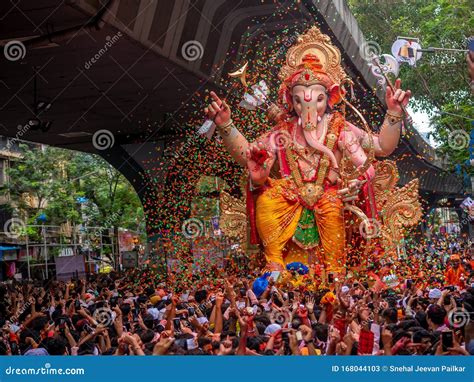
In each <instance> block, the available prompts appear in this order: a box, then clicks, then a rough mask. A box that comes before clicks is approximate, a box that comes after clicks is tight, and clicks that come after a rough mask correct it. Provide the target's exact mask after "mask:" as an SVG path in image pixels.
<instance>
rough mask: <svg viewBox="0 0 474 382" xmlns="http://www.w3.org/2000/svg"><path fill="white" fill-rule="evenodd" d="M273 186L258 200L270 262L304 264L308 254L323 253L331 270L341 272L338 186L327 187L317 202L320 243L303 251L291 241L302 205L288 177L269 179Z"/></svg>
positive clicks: (259, 224)
mask: <svg viewBox="0 0 474 382" xmlns="http://www.w3.org/2000/svg"><path fill="white" fill-rule="evenodd" d="M269 183H270V187H269V188H268V189H267V190H265V191H264V192H263V193H262V194H261V195H259V196H258V198H257V200H256V211H255V212H256V221H257V224H256V225H257V231H258V234H259V236H260V238H261V240H262V243H263V245H264V252H265V256H266V259H267V262H275V263H279V264H281V265H283V266H284V265H285V264H288V263H291V262H294V261H299V262H302V263H305V264H308V262H309V258H308V257H309V256H310V255H314V256H320V259H322V261H323V262H324V264H325V267H326V270H327V271H328V272H336V273H339V272H341V271H342V270H343V267H344V264H345V256H344V245H345V231H344V218H343V204H342V201H341V199H340V198H339V197H338V195H337V190H336V189H335V188H329V189H327V190H326V191H325V192H324V194H323V195H322V196H321V198H320V199H319V201H318V202H317V203H316V205H315V218H316V224H317V226H318V230H319V236H320V240H321V241H320V244H319V246H318V247H317V248H315V249H313V250H304V249H302V248H300V247H299V246H297V245H296V244H295V243H294V242H292V240H291V238H292V237H293V235H294V233H295V231H296V228H297V225H298V221H299V219H300V217H301V213H302V211H303V206H302V205H301V204H300V203H299V201H298V199H297V197H295V195H294V194H292V193H291V190H292V189H294V183H293V182H292V181H291V180H289V179H277V180H270V182H269Z"/></svg>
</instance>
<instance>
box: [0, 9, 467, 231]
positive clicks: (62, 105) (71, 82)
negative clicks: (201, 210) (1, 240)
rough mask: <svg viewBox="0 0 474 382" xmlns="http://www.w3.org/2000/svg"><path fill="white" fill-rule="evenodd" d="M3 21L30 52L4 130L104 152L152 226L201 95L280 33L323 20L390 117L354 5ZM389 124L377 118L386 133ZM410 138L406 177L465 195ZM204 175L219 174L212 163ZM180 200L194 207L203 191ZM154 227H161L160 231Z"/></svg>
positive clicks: (13, 83)
mask: <svg viewBox="0 0 474 382" xmlns="http://www.w3.org/2000/svg"><path fill="white" fill-rule="evenodd" d="M0 19H1V20H2V22H1V26H0V40H1V41H0V42H1V43H3V45H5V44H6V43H7V42H9V41H11V40H19V41H22V43H23V45H24V46H25V47H26V51H25V52H24V53H25V55H24V57H23V58H22V59H19V60H11V59H10V60H9V59H7V58H6V57H4V56H2V57H0V88H1V89H2V91H1V92H0V134H1V135H3V136H5V137H10V138H15V137H17V138H18V131H19V129H18V126H25V125H26V124H27V123H28V121H29V120H32V119H33V120H39V121H40V125H39V127H38V126H35V127H32V128H28V129H26V130H27V131H26V132H24V134H22V135H21V137H20V138H21V139H23V140H27V141H31V142H39V143H45V144H49V145H54V146H58V147H63V148H67V149H72V150H80V151H85V152H91V153H97V154H99V155H101V156H102V157H104V158H105V159H106V160H108V161H109V162H110V163H111V164H112V165H114V166H115V167H116V168H117V169H119V170H120V171H121V172H122V173H123V174H124V175H125V176H126V177H127V178H128V179H129V181H130V182H131V183H132V184H133V186H134V187H135V189H136V190H137V192H138V194H139V195H140V198H141V199H142V201H143V202H144V206H145V209H146V212H147V216H148V220H149V222H150V221H151V220H154V221H156V220H159V219H161V218H163V217H164V216H165V215H164V212H163V211H162V210H161V209H163V208H166V205H163V204H160V205H157V204H150V203H149V201H150V200H155V199H158V198H160V197H161V196H163V195H166V193H167V192H168V193H169V192H171V191H172V190H171V191H170V188H169V187H170V184H172V183H173V181H174V180H175V178H176V176H178V177H179V175H176V173H175V172H172V171H171V170H170V166H171V165H170V163H171V162H173V161H172V160H170V157H169V156H168V155H167V153H169V152H170V151H173V148H176V147H178V145H179V144H180V140H182V138H181V137H182V135H180V134H178V133H177V132H182V131H184V130H185V129H186V128H189V126H187V127H184V126H185V124H186V122H188V121H189V120H190V118H191V117H190V115H191V113H192V112H193V111H194V110H191V109H192V108H193V107H195V105H199V103H200V102H201V100H200V99H199V97H198V94H202V93H203V92H204V91H205V90H206V89H218V90H221V91H222V89H221V85H222V80H223V79H224V77H225V74H226V73H227V72H229V71H231V70H232V69H234V68H235V67H236V65H238V64H239V63H240V62H242V60H243V59H244V58H245V59H247V60H251V59H252V53H249V51H252V49H250V48H251V47H254V48H255V47H256V46H258V47H259V48H260V47H264V46H268V47H270V48H271V47H272V46H273V45H272V44H275V38H276V36H278V35H280V37H281V34H282V33H285V34H286V35H287V36H294V35H295V34H296V33H301V32H303V31H304V30H305V29H306V28H308V27H309V26H311V25H313V24H314V23H318V24H319V25H320V27H321V29H322V30H323V31H324V32H325V33H327V34H329V35H330V36H331V38H332V40H333V42H334V43H335V44H336V45H337V46H338V47H339V48H340V50H341V51H342V52H343V63H344V66H345V69H346V71H347V72H348V73H349V74H350V75H351V76H352V77H353V78H355V79H356V82H355V92H356V97H357V98H359V99H361V100H362V102H361V103H360V104H359V106H360V107H361V108H362V109H363V110H365V111H366V112H367V114H368V115H376V114H378V115H379V116H380V115H383V108H384V105H383V94H381V93H380V91H376V92H374V89H375V88H376V86H375V84H376V79H375V78H374V77H373V75H372V74H371V73H370V72H369V68H368V65H367V63H366V62H365V61H364V60H363V58H362V57H361V55H360V51H359V47H360V46H361V45H362V44H363V43H364V37H363V35H362V32H361V31H360V29H359V27H358V25H357V23H356V21H355V19H354V17H353V16H352V14H351V13H350V11H349V10H348V8H347V5H346V4H345V2H344V1H342V0H341V1H329V0H320V1H304V0H303V1H300V2H295V1H288V2H274V1H272V0H264V1H262V0H238V1H236V0H196V1H189V0H176V1H164V0H160V1H158V0H137V1H126V0H107V1H101V2H99V1H98V0H75V1H67V2H62V3H61V4H60V5H58V2H57V1H54V0H35V1H33V0H31V1H22V2H19V3H17V5H12V4H11V3H10V2H2V3H1V4H0ZM190 41H197V42H199V44H200V45H201V46H202V51H200V52H198V57H197V59H195V60H187V59H185V57H183V48H184V45H185V44H187V43H189V42H190ZM278 48H280V46H278V47H277V48H276V49H278ZM253 51H255V49H253ZM282 54H283V55H284V51H282ZM40 102H46V103H50V104H51V107H50V109H49V110H44V109H42V108H41V107H40V106H39V105H38V104H39V103H40ZM377 118H380V117H370V118H369V122H370V123H371V124H372V125H374V126H376V125H378V124H379V123H380V120H379V119H377ZM48 122H50V124H48ZM100 130H107V131H109V132H110V133H111V134H112V138H113V141H114V145H113V146H110V147H109V145H106V146H107V147H106V148H105V149H104V147H99V148H98V147H97V144H96V145H94V144H93V137H94V134H95V133H97V132H98V131H100ZM408 132H409V134H407V137H405V138H403V139H402V142H401V144H400V146H399V148H398V149H397V151H396V153H395V154H394V158H395V159H397V160H398V164H399V167H400V173H401V180H400V182H401V183H402V184H404V183H406V182H408V181H409V180H410V179H411V178H413V177H419V178H420V180H421V193H422V195H424V196H425V197H426V198H427V200H431V199H430V198H433V197H434V196H437V197H455V196H459V195H460V194H462V190H463V187H462V184H461V182H460V180H458V179H457V178H456V177H455V176H453V175H452V174H449V173H447V172H445V171H443V169H442V168H441V167H440V166H439V164H438V163H437V161H436V156H435V154H434V150H433V149H432V148H431V147H430V146H429V145H427V144H426V143H425V142H424V141H423V139H422V138H421V137H420V135H419V134H418V133H417V132H416V131H415V130H414V129H413V128H412V127H410V126H409V127H408ZM191 144H194V143H191ZM204 151H206V150H204ZM205 155H208V153H207V154H206V153H205ZM212 160H215V158H214V159H213V158H209V161H210V162H212ZM157 163H160V166H157ZM231 167H232V166H231ZM199 171H201V172H202V173H207V174H212V166H209V167H207V168H201V169H200V170H199ZM238 174H239V171H238V169H236V168H235V169H232V168H231V170H230V171H224V172H220V173H217V174H215V175H219V176H221V177H223V178H224V179H226V180H227V181H228V182H229V183H231V184H235V180H236V178H237V176H238ZM188 175H189V174H185V175H184V176H185V177H186V176H188ZM195 180H196V179H194V178H189V179H188V180H187V181H188V182H189V183H191V184H192V182H194V181H195ZM173 192H174V191H173ZM174 196H175V197H176V195H174ZM179 197H180V198H183V199H185V200H187V201H189V200H190V198H191V197H192V194H191V193H182V194H181V195H179ZM185 214H186V212H183V213H182V214H181V215H180V212H178V213H177V215H176V216H175V218H176V219H177V221H178V220H179V219H182V218H183V217H184V215H185ZM154 228H156V227H155V226H154V225H153V224H149V230H150V233H153V231H154Z"/></svg>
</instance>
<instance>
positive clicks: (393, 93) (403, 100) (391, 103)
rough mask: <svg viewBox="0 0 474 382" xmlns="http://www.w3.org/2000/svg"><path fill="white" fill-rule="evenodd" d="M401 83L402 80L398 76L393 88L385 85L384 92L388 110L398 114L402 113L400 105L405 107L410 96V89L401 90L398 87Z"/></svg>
mask: <svg viewBox="0 0 474 382" xmlns="http://www.w3.org/2000/svg"><path fill="white" fill-rule="evenodd" d="M401 84H402V81H401V80H400V78H397V80H396V81H395V84H394V85H393V90H392V88H391V87H390V86H387V91H386V93H385V102H386V103H387V109H388V111H390V112H392V113H396V114H398V115H402V114H403V110H402V105H403V107H406V106H407V105H408V101H409V100H410V97H411V91H410V90H407V91H405V90H402V89H401V88H400V85H401Z"/></svg>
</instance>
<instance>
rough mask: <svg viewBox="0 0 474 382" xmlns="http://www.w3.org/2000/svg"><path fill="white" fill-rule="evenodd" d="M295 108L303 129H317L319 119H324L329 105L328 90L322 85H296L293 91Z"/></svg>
mask: <svg viewBox="0 0 474 382" xmlns="http://www.w3.org/2000/svg"><path fill="white" fill-rule="evenodd" d="M292 100H293V107H294V109H295V112H296V114H297V115H298V116H299V117H300V118H301V122H302V124H303V127H306V126H308V124H310V126H312V127H316V125H317V123H318V117H322V116H323V115H324V113H325V112H326V108H327V105H328V95H327V92H326V88H325V87H324V86H322V85H310V86H303V85H296V86H294V87H293V89H292Z"/></svg>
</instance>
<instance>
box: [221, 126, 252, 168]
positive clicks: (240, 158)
mask: <svg viewBox="0 0 474 382" xmlns="http://www.w3.org/2000/svg"><path fill="white" fill-rule="evenodd" d="M217 131H218V132H219V135H220V136H221V137H222V140H223V142H224V146H225V148H226V149H227V151H228V153H229V154H230V155H231V157H232V158H233V159H234V160H235V161H236V162H237V163H238V164H240V165H241V166H243V167H245V166H246V165H247V159H246V155H245V153H246V151H247V149H248V148H249V142H248V141H247V139H246V138H245V137H244V136H243V135H242V133H241V132H240V131H239V130H238V129H237V127H235V125H234V123H233V122H232V119H229V121H227V122H226V123H224V124H222V125H220V126H219V125H217Z"/></svg>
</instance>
